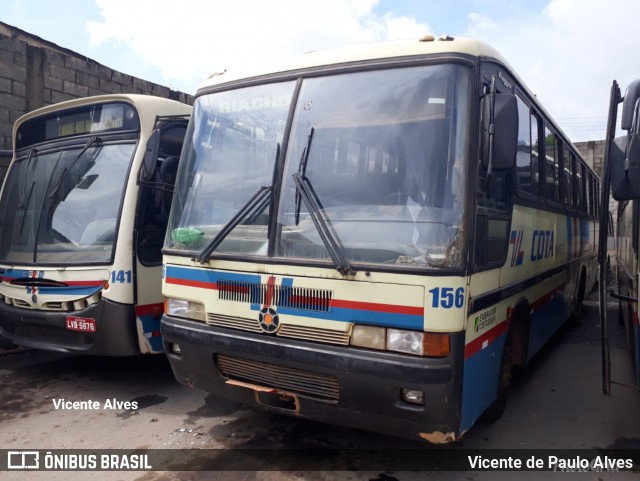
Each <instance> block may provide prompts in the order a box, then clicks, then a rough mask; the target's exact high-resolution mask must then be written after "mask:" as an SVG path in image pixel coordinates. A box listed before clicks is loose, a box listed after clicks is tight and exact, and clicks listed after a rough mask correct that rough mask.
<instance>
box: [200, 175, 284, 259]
mask: <svg viewBox="0 0 640 481" xmlns="http://www.w3.org/2000/svg"><path fill="white" fill-rule="evenodd" d="M271 189H272V187H271V186H269V187H267V186H262V187H260V189H258V192H256V193H255V194H253V197H251V199H249V201H248V202H247V203H246V204H245V205H244V206H242V208H241V209H240V210H239V211H238V212H237V213H236V215H234V216H233V217H232V218H231V219H229V222H227V223H226V224H225V225H224V226H223V227H222V229H220V232H218V233H217V234H216V236H215V237H214V238H213V239H211V242H209V244H207V246H206V247H205V248H204V249H202V251H200V254H198V257H196V258H195V260H196V261H198V262H199V263H200V264H204V263H205V262H207V259H208V258H209V256H210V255H211V253H212V252H213V251H214V250H216V248H217V247H218V246H219V245H220V243H221V242H222V241H223V240H224V239H225V238H226V237H227V236H228V235H229V233H230V232H231V231H232V230H233V229H235V228H236V226H237V225H238V224H240V222H242V219H244V218H245V217H247V215H249V214H250V213H251V212H253V211H254V210H255V209H256V207H260V206H263V208H264V205H265V204H264V203H263V201H264V200H265V198H267V197H268V196H269V194H270V193H271Z"/></svg>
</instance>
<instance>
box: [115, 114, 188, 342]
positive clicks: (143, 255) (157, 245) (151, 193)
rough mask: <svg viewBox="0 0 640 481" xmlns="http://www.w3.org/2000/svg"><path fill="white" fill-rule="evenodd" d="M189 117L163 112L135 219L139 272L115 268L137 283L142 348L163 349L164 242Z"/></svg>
mask: <svg viewBox="0 0 640 481" xmlns="http://www.w3.org/2000/svg"><path fill="white" fill-rule="evenodd" d="M187 123H188V117H185V116H168V117H158V120H157V123H156V128H155V130H154V132H153V134H152V135H151V136H150V138H149V141H148V144H147V150H146V152H145V158H144V162H143V165H142V167H141V170H140V172H139V177H138V183H139V186H140V189H139V193H138V206H137V209H136V221H135V236H134V243H135V275H133V273H131V272H115V273H114V274H113V275H112V281H115V282H125V283H127V282H133V283H134V289H135V293H136V296H135V299H136V301H135V309H136V322H137V328H138V340H139V343H140V352H142V353H147V352H162V341H161V338H160V318H161V317H162V312H163V299H162V294H161V292H162V252H161V249H162V245H163V242H164V235H165V231H166V228H167V222H168V220H169V210H170V208H171V200H172V197H173V186H174V184H175V180H176V172H177V169H178V161H179V159H180V151H181V150H182V142H183V140H184V135H185V132H186V129H187Z"/></svg>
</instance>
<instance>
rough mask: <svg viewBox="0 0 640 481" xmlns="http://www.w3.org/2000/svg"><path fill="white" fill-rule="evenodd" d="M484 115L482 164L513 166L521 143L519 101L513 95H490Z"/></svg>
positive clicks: (502, 166)
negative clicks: (519, 139) (519, 135)
mask: <svg viewBox="0 0 640 481" xmlns="http://www.w3.org/2000/svg"><path fill="white" fill-rule="evenodd" d="M483 109H484V112H483V116H482V165H483V166H484V167H485V168H489V166H492V168H493V169H496V170H508V169H510V168H512V167H513V164H514V163H515V159H516V149H517V146H518V103H517V100H516V96H515V95H513V94H493V93H491V94H487V96H486V97H485V99H484V103H483Z"/></svg>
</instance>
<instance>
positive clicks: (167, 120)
mask: <svg viewBox="0 0 640 481" xmlns="http://www.w3.org/2000/svg"><path fill="white" fill-rule="evenodd" d="M190 113H191V107H190V106H189V105H186V104H182V103H180V102H176V101H174V100H169V99H164V98H158V97H152V96H147V95H125V94H123V95H105V96H98V97H89V98H83V99H77V100H71V101H68V102H63V103H59V104H56V105H51V106H48V107H43V108H41V109H38V110H35V111H33V112H31V113H28V114H26V115H24V116H22V117H20V118H19V119H18V120H17V121H16V123H15V125H14V130H13V142H14V150H13V151H14V158H13V160H12V162H11V164H10V167H9V170H8V173H7V177H6V180H5V183H4V188H3V190H2V193H1V195H0V281H1V282H0V336H3V337H5V338H8V339H9V340H11V341H12V342H14V343H15V344H18V345H23V346H31V347H36V348H41V349H46V350H56V351H65V352H77V353H84V354H95V355H112V356H123V355H133V354H139V353H152V352H162V342H161V340H160V317H161V315H162V309H163V301H162V293H161V272H162V254H161V248H162V243H163V239H164V233H165V228H166V224H167V221H168V216H169V208H170V203H171V195H172V190H173V183H174V180H175V172H176V170H177V165H178V160H179V156H180V150H181V148H182V142H183V139H184V133H185V131H186V127H187V122H188V117H189V115H190Z"/></svg>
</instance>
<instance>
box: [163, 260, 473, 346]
mask: <svg viewBox="0 0 640 481" xmlns="http://www.w3.org/2000/svg"><path fill="white" fill-rule="evenodd" d="M361 277H362V278H363V279H362V280H360V279H357V280H345V279H327V278H322V277H320V276H318V277H315V276H314V277H310V276H308V275H299V274H296V275H278V274H270V273H263V274H257V273H248V272H247V273H244V272H237V271H227V270H224V271H223V270H213V269H208V268H197V267H186V266H177V265H167V266H166V267H165V278H164V285H163V293H164V295H165V296H166V297H171V298H175V299H183V300H190V301H193V302H196V303H199V304H202V305H203V306H204V311H205V314H206V322H207V323H208V324H211V325H215V326H218V327H228V328H235V329H242V330H247V331H253V332H267V333H277V334H278V335H283V336H287V337H296V338H305V339H315V338H316V336H317V337H318V339H317V340H321V338H323V337H326V338H330V339H331V340H326V341H325V342H332V343H336V344H348V343H349V337H350V333H351V329H352V327H353V325H354V324H363V325H370V326H382V327H390V328H398V329H409V330H418V331H422V330H439V331H450V332H451V331H456V330H460V329H461V328H460V325H461V323H462V320H461V319H463V317H464V315H463V302H464V296H459V299H458V301H456V300H455V299H454V298H453V293H455V292H456V290H458V289H461V287H457V288H454V287H451V288H449V289H448V290H447V292H449V291H450V292H451V293H452V297H451V301H452V306H451V307H454V306H453V304H455V303H459V304H460V305H459V308H458V309H450V310H447V309H438V308H435V309H434V308H433V302H434V301H433V300H432V297H433V295H434V294H433V291H435V290H438V289H439V287H434V288H432V287H431V286H430V284H431V283H433V285H434V286H436V284H438V285H440V284H443V278H429V277H424V276H420V277H419V276H411V277H407V276H405V277H404V281H405V282H411V281H416V282H421V283H422V285H416V284H408V283H405V284H401V283H397V282H394V283H391V282H389V278H388V277H387V278H386V279H385V280H386V281H387V282H378V281H377V280H376V279H372V278H375V277H376V275H375V273H371V274H370V275H368V276H365V275H364V274H362V276H361ZM382 277H383V276H382V275H380V279H381V280H382ZM370 279H371V280H370ZM450 280H451V281H453V279H450ZM455 283H456V284H460V285H461V286H463V285H464V284H463V280H462V279H460V278H456V279H455ZM462 289H464V288H462ZM438 307H439V306H438ZM448 311H449V312H448ZM452 311H455V312H452ZM458 318H459V319H460V320H458ZM274 324H275V325H274Z"/></svg>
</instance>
